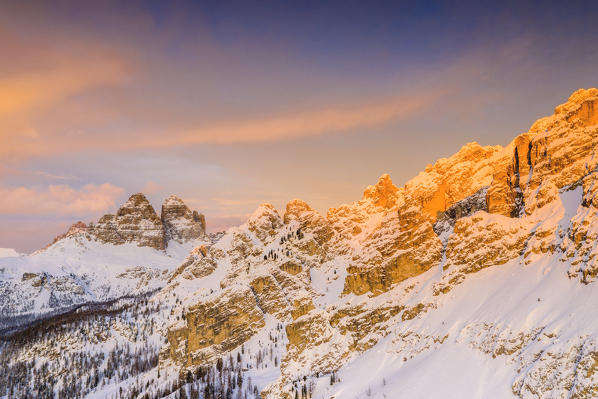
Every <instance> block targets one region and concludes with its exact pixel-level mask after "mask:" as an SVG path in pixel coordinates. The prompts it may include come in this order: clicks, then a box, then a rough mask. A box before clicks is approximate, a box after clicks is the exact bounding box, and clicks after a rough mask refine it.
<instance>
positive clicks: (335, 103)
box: [0, 1, 598, 252]
mask: <svg viewBox="0 0 598 399" xmlns="http://www.w3.org/2000/svg"><path fill="white" fill-rule="evenodd" d="M481 3H485V4H481ZM597 18H598V2H595V1H571V2H562V1H561V2H550V1H544V2H526V1H516V2H511V1H504V2H496V3H495V4H491V2H462V1H457V2H430V1H422V2H401V1H394V2H363V1H360V2H353V1H343V2H334V1H328V2H320V1H314V2H312V1H301V2H255V3H254V2H249V1H241V2H234V1H232V2H200V1H197V2H184V1H174V2H162V1H148V2H146V1H128V2H110V1H103V2H81V1H56V2H35V1H27V2H12V1H7V2H2V12H0V57H1V60H2V61H1V62H0V140H1V145H0V247H10V248H16V249H17V250H19V251H23V252H31V251H34V250H36V249H38V248H40V247H43V246H44V245H46V244H47V243H48V242H51V241H52V238H53V237H54V236H56V235H57V234H59V233H61V232H63V231H65V230H66V229H67V228H68V226H69V225H70V224H72V223H74V222H76V221H78V220H83V221H85V222H89V221H93V220H96V219H97V218H98V217H99V216H101V215H102V214H104V213H108V212H114V211H115V210H116V209H118V207H119V205H120V204H122V203H123V202H124V201H125V200H126V199H127V197H128V196H129V195H131V194H133V193H136V192H143V193H145V194H146V195H147V197H148V198H149V199H150V201H151V202H152V204H153V205H154V207H155V208H156V210H157V211H158V212H159V209H160V205H161V203H162V201H163V200H164V199H165V198H166V197H168V196H169V195H170V194H176V195H178V196H179V197H181V198H182V199H183V200H184V201H185V202H186V203H187V204H188V205H189V206H190V207H191V208H193V209H196V210H198V211H199V212H201V213H204V214H205V216H206V221H207V227H208V230H209V231H218V230H222V229H225V228H227V227H230V226H233V225H238V224H241V223H243V222H244V221H245V220H246V218H247V217H248V215H250V214H251V213H252V212H253V210H255V209H256V208H257V207H258V206H259V204H261V203H264V202H269V203H272V204H274V205H275V206H276V207H277V208H278V209H280V210H283V209H284V206H285V204H286V203H287V202H288V201H289V200H291V199H294V198H301V199H303V200H304V201H306V202H307V203H308V204H310V205H311V206H312V207H313V208H315V209H317V210H318V211H320V212H322V213H323V214H325V213H326V211H327V209H328V208H330V207H337V206H339V205H340V204H343V203H350V202H353V201H356V200H359V199H360V198H361V196H362V192H363V189H364V188H365V187H366V186H367V185H370V184H374V183H376V181H377V179H378V177H379V176H380V175H382V174H384V173H388V174H390V176H391V177H392V179H393V181H394V182H395V184H397V185H402V184H404V183H405V182H406V181H407V180H409V179H410V178H411V177H413V176H415V175H416V174H417V173H418V172H419V171H421V170H423V169H424V168H425V166H426V165H427V164H430V163H433V162H435V160H436V159H438V158H441V157H447V156H450V155H451V154H453V153H454V152H456V151H458V149H459V148H460V147H461V146H462V145H464V144H465V143H467V142H471V141H477V142H478V143H480V144H482V145H497V144H500V145H506V144H508V143H509V142H510V141H511V140H512V139H513V138H514V137H515V136H516V135H517V134H520V133H522V132H525V131H527V130H528V129H529V127H530V126H531V125H532V123H533V122H534V121H535V120H536V119H538V118H540V117H542V116H546V115H549V114H551V113H552V111H553V109H554V107H555V106H556V105H558V104H560V103H562V102H564V101H566V99H567V98H568V96H569V95H570V94H571V93H572V92H573V91H575V90H577V89H579V88H582V87H584V88H587V87H596V86H598V68H597V67H596V65H598V63H597V61H598V24H596V20H597Z"/></svg>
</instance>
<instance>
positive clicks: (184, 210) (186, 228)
mask: <svg viewBox="0 0 598 399" xmlns="http://www.w3.org/2000/svg"><path fill="white" fill-rule="evenodd" d="M161 219H162V223H163V225H164V235H165V238H166V241H170V240H175V241H177V242H180V243H183V242H186V241H190V240H196V239H200V238H205V236H206V219H205V217H204V215H202V214H199V213H198V212H197V211H191V209H189V207H188V206H187V205H185V203H184V202H183V200H181V199H180V198H179V197H177V196H176V195H171V196H170V197H168V198H167V199H166V201H164V204H162V216H161Z"/></svg>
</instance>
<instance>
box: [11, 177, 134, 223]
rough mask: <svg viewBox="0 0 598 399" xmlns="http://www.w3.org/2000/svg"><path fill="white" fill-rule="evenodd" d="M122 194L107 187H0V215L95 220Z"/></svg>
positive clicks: (113, 187) (105, 185) (117, 189)
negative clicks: (86, 218) (90, 217)
mask: <svg viewBox="0 0 598 399" xmlns="http://www.w3.org/2000/svg"><path fill="white" fill-rule="evenodd" d="M123 194H124V190H123V189H122V188H121V187H117V186H114V185H112V184H109V183H104V184H100V185H96V184H87V185H85V186H83V187H82V188H80V189H75V188H72V187H70V186H68V185H50V186H48V187H47V188H45V189H38V188H29V187H15V188H12V187H3V186H0V215H47V216H56V217H58V216H72V217H88V216H95V215H98V214H100V213H102V212H105V211H107V210H108V209H111V208H114V207H115V205H116V201H117V199H119V198H120V197H122V196H123Z"/></svg>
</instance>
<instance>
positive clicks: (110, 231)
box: [88, 193, 166, 250]
mask: <svg viewBox="0 0 598 399" xmlns="http://www.w3.org/2000/svg"><path fill="white" fill-rule="evenodd" d="M88 233H89V235H90V236H91V237H93V238H95V239H97V240H99V241H101V242H104V243H110V244H114V245H119V244H124V243H129V242H135V243H137V245H139V246H140V247H152V248H155V249H161V250H163V249H164V248H165V247H166V241H165V236H164V225H163V224H162V221H161V220H160V218H159V217H158V215H157V214H156V211H155V210H154V207H153V206H152V205H151V204H150V203H149V201H148V200H147V198H145V195H143V194H141V193H137V194H133V195H132V196H131V197H130V198H129V199H128V200H127V202H125V203H124V205H123V206H121V207H120V208H119V209H118V211H117V212H116V214H114V215H111V214H108V215H104V216H102V217H101V218H100V220H98V222H97V223H95V224H90V225H89V228H88Z"/></svg>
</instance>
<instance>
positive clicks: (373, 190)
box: [363, 173, 399, 208]
mask: <svg viewBox="0 0 598 399" xmlns="http://www.w3.org/2000/svg"><path fill="white" fill-rule="evenodd" d="M398 191H399V189H398V187H397V186H395V185H394V184H393V182H392V179H391V178H390V176H389V175H388V174H386V173H385V174H383V175H382V176H380V178H379V179H378V183H376V184H375V185H373V186H368V187H367V188H366V189H365V190H364V192H363V198H364V199H369V200H372V202H373V203H374V204H375V205H376V206H380V207H382V208H392V207H393V206H394V205H395V204H396V202H397V198H398Z"/></svg>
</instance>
